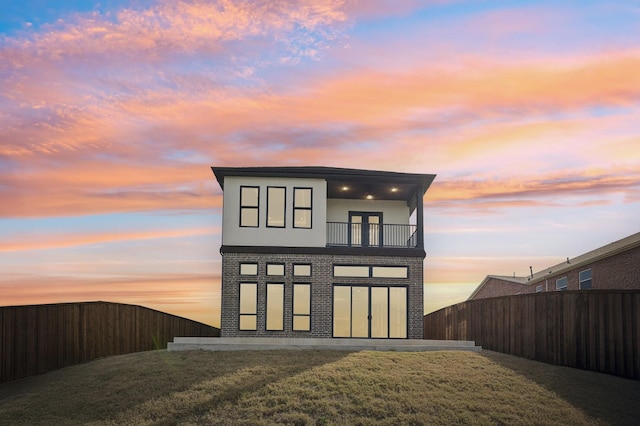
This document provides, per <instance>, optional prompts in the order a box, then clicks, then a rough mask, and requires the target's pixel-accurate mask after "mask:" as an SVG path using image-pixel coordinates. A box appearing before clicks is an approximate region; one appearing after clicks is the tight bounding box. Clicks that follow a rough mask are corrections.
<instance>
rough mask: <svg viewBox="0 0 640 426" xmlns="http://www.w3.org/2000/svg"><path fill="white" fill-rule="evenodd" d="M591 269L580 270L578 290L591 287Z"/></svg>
mask: <svg viewBox="0 0 640 426" xmlns="http://www.w3.org/2000/svg"><path fill="white" fill-rule="evenodd" d="M591 277H592V274H591V269H586V270H584V271H580V276H579V278H580V290H589V289H590V288H591V282H592V281H591Z"/></svg>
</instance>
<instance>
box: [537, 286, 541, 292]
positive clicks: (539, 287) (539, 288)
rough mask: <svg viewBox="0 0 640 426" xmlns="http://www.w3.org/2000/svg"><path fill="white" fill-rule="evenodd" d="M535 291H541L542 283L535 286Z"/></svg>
mask: <svg viewBox="0 0 640 426" xmlns="http://www.w3.org/2000/svg"><path fill="white" fill-rule="evenodd" d="M536 293H542V285H537V286H536Z"/></svg>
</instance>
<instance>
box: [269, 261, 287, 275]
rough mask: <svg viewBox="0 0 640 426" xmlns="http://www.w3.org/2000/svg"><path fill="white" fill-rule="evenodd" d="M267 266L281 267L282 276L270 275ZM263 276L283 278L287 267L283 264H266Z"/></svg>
mask: <svg viewBox="0 0 640 426" xmlns="http://www.w3.org/2000/svg"><path fill="white" fill-rule="evenodd" d="M269 266H282V274H270V273H269ZM264 274H265V275H266V276H268V277H284V276H286V275H287V265H286V264H285V263H284V262H267V265H266V266H265V270H264Z"/></svg>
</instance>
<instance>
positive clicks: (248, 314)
mask: <svg viewBox="0 0 640 426" xmlns="http://www.w3.org/2000/svg"><path fill="white" fill-rule="evenodd" d="M257 314H258V284H256V283H240V324H239V327H238V328H239V329H240V330H255V329H256V325H257V321H256V319H257Z"/></svg>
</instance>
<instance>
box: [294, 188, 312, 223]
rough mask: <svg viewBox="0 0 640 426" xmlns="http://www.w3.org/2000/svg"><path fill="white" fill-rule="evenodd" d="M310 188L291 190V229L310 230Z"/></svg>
mask: <svg viewBox="0 0 640 426" xmlns="http://www.w3.org/2000/svg"><path fill="white" fill-rule="evenodd" d="M311 194H312V189H311V188H293V227H294V228H311Z"/></svg>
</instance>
